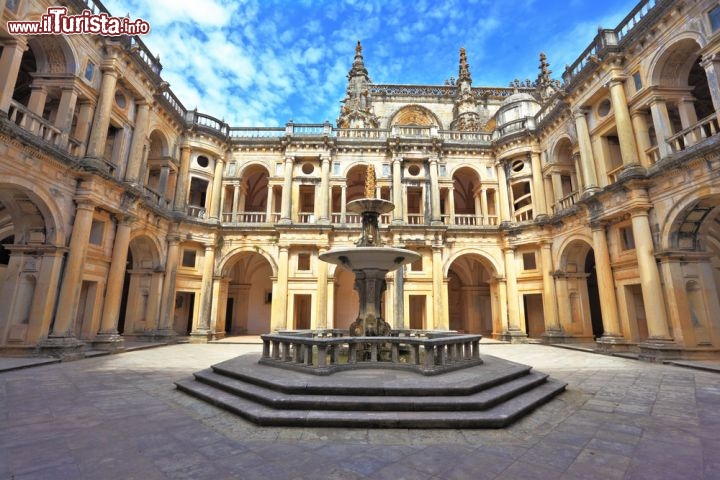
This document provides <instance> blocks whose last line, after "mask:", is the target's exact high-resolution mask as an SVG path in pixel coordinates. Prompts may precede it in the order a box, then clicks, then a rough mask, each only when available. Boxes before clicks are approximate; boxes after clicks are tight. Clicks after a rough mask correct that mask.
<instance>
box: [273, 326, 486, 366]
mask: <svg viewBox="0 0 720 480" xmlns="http://www.w3.org/2000/svg"><path fill="white" fill-rule="evenodd" d="M261 338H262V340H263V353H262V358H261V360H260V363H263V364H267V365H272V366H278V367H284V368H289V369H296V370H301V371H307V372H310V373H314V374H317V375H328V374H331V373H333V372H335V371H339V370H349V369H357V368H398V369H405V370H411V371H416V372H419V373H422V374H424V375H434V374H437V373H442V372H447V371H450V370H455V369H458V368H464V367H467V366H470V365H477V364H480V363H482V360H481V359H480V350H479V344H480V338H481V336H480V335H464V334H458V333H455V332H437V331H432V332H430V331H418V330H393V332H392V333H391V336H387V337H353V336H349V335H348V332H347V331H346V330H300V331H281V332H277V333H272V334H266V335H261Z"/></svg>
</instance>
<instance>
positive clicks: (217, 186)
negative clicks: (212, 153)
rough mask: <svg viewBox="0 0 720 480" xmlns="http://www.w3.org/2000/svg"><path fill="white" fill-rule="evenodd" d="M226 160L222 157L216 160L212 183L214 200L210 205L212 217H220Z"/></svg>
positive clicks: (215, 218)
mask: <svg viewBox="0 0 720 480" xmlns="http://www.w3.org/2000/svg"><path fill="white" fill-rule="evenodd" d="M224 166H225V162H223V160H222V158H218V159H217V160H215V174H214V175H213V183H212V202H211V204H210V205H211V206H210V219H211V220H217V219H218V218H219V217H220V199H221V198H222V179H223V167H224Z"/></svg>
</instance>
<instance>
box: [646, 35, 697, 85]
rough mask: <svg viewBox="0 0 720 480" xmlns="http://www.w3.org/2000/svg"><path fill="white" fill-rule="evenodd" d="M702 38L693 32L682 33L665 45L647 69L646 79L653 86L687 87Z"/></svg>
mask: <svg viewBox="0 0 720 480" xmlns="http://www.w3.org/2000/svg"><path fill="white" fill-rule="evenodd" d="M704 43H705V42H704V41H703V39H702V37H701V36H700V35H699V34H697V33H695V32H684V33H682V34H680V35H678V36H676V37H675V38H673V39H672V40H670V41H668V42H666V43H665V47H664V48H662V49H661V50H659V51H658V52H657V53H656V55H655V57H654V58H653V60H652V61H651V62H650V66H649V68H648V72H649V74H648V79H649V81H650V85H653V86H660V85H662V86H672V87H684V86H687V83H686V81H687V78H688V76H689V74H690V70H691V68H692V66H693V64H694V63H695V61H696V59H697V57H698V56H699V55H700V49H701V48H702V46H703V44H704Z"/></svg>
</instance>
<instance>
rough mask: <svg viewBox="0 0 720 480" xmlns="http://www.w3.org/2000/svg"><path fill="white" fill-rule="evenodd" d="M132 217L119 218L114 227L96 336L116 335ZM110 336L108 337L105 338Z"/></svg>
mask: <svg viewBox="0 0 720 480" xmlns="http://www.w3.org/2000/svg"><path fill="white" fill-rule="evenodd" d="M132 221H133V219H132V217H124V218H119V219H118V223H117V227H116V229H115V241H114V243H113V251H112V260H111V262H110V271H109V272H108V276H107V285H106V286H105V303H104V304H103V311H102V320H101V322H100V332H99V333H98V336H100V337H106V338H104V339H105V340H110V341H112V340H113V339H112V337H113V336H117V335H118V331H117V326H118V316H119V315H120V301H121V300H122V291H123V283H124V282H125V263H126V262H127V254H128V248H129V247H130V231H131V229H132V228H131V223H132ZM107 337H110V338H107Z"/></svg>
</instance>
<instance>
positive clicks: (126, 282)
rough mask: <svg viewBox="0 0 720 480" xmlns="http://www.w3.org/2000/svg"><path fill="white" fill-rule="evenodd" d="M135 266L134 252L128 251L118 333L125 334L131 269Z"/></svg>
mask: <svg viewBox="0 0 720 480" xmlns="http://www.w3.org/2000/svg"><path fill="white" fill-rule="evenodd" d="M132 265H133V258H132V252H131V251H130V249H128V253H127V260H126V261H125V278H124V279H123V289H122V296H121V297H120V298H121V300H120V313H119V315H118V325H117V331H118V333H119V334H123V333H125V314H126V312H127V303H128V292H129V291H130V269H131V268H132Z"/></svg>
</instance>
